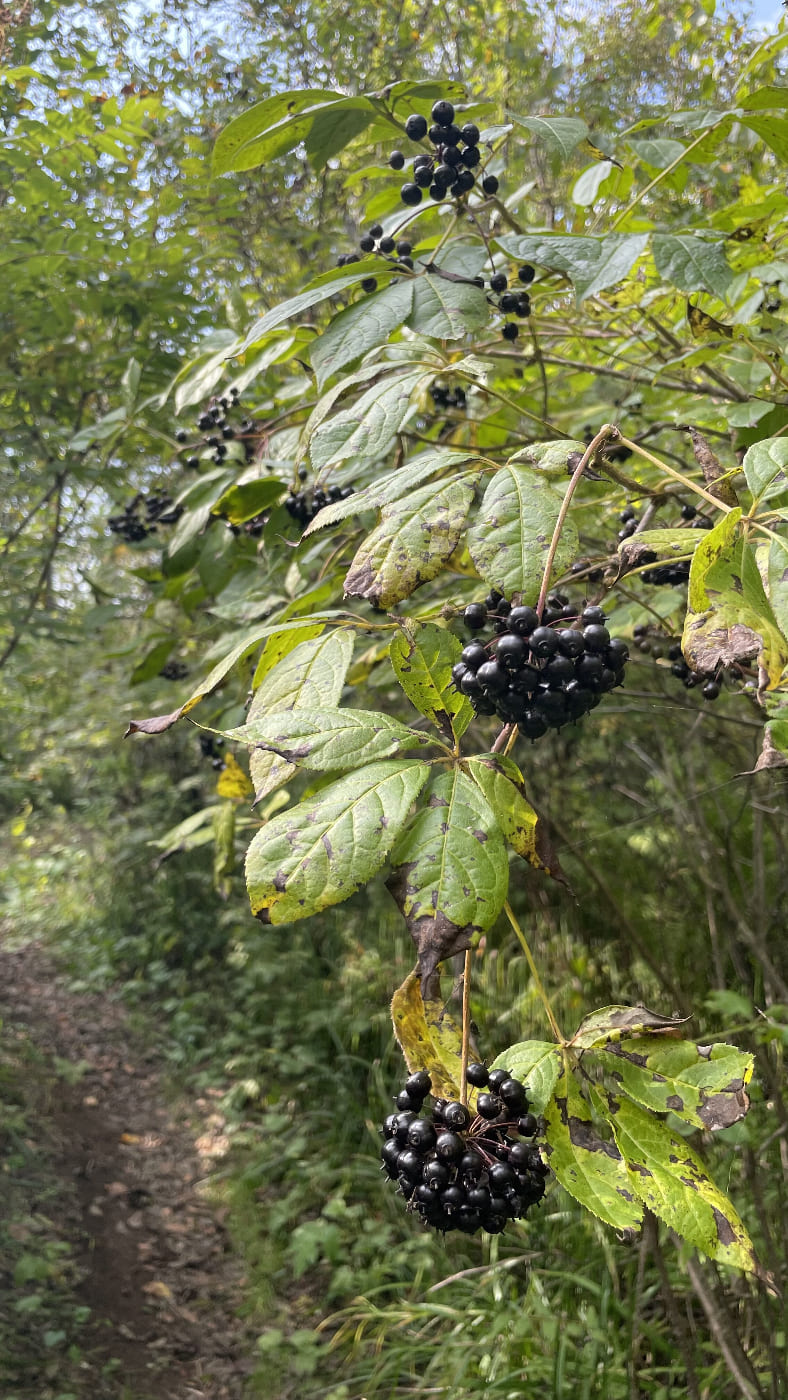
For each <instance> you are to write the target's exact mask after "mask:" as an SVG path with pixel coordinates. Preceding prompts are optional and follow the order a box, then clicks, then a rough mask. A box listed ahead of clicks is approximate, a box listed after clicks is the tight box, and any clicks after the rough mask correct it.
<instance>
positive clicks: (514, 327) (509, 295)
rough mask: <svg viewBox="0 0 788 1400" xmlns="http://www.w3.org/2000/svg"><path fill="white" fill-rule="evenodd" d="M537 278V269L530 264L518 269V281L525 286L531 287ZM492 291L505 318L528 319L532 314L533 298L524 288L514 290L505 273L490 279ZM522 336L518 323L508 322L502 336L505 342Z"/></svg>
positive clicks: (498, 273) (496, 274)
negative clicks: (517, 317)
mask: <svg viewBox="0 0 788 1400" xmlns="http://www.w3.org/2000/svg"><path fill="white" fill-rule="evenodd" d="M535 276H536V272H535V269H534V268H533V267H531V264H530V263H523V265H522V267H519V268H518V269H517V280H518V282H522V283H523V284H524V285H525V286H529V285H530V283H531V282H533V280H534V277H535ZM490 291H491V292H494V293H495V294H496V296H497V298H498V301H497V306H498V310H499V311H501V312H502V313H503V314H504V316H519V317H520V318H521V319H526V318H527V317H528V316H530V314H531V298H530V296H529V295H528V293H527V292H524V291H523V289H522V287H519V288H513V287H510V286H509V279H508V277H507V276H506V273H504V272H495V273H493V275H492V277H491V278H490ZM519 334H520V327H519V326H518V324H517V322H516V321H506V322H505V324H504V327H503V331H502V335H503V338H504V340H516V339H517V337H518V335H519Z"/></svg>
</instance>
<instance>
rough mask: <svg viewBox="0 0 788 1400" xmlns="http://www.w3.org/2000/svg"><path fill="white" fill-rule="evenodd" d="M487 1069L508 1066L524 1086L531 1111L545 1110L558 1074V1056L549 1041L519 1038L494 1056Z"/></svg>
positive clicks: (557, 1052)
mask: <svg viewBox="0 0 788 1400" xmlns="http://www.w3.org/2000/svg"><path fill="white" fill-rule="evenodd" d="M490 1069H507V1070H508V1071H509V1073H510V1074H511V1075H513V1076H514V1078H515V1079H519V1081H520V1083H521V1084H524V1085H525V1087H526V1089H527V1090H528V1098H529V1100H530V1103H531V1108H532V1109H533V1111H534V1113H544V1111H545V1109H546V1108H547V1105H548V1104H549V1102H550V1100H551V1098H552V1097H553V1091H554V1089H555V1086H556V1084H557V1083H558V1076H559V1075H560V1073H561V1055H560V1052H559V1049H558V1046H557V1045H553V1044H552V1043H551V1042H550V1041H549V1040H521V1041H520V1042H519V1043H518V1044H517V1045H510V1046H509V1048H508V1050H503V1051H502V1052H501V1054H500V1055H498V1056H496V1058H495V1059H494V1060H493V1062H492V1064H491V1065H490Z"/></svg>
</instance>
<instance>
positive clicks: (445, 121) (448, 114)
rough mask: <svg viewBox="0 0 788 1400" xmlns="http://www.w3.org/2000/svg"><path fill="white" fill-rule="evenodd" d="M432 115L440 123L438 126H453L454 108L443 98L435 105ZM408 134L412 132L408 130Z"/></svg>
mask: <svg viewBox="0 0 788 1400" xmlns="http://www.w3.org/2000/svg"><path fill="white" fill-rule="evenodd" d="M431 116H432V120H433V121H434V122H437V123H438V126H451V124H452V122H453V121H454V108H453V107H452V105H451V103H450V102H446V101H444V100H441V101H440V102H436V103H435V104H434V105H433V108H432V113H431ZM422 120H423V118H422ZM425 130H426V122H425ZM408 135H410V132H408Z"/></svg>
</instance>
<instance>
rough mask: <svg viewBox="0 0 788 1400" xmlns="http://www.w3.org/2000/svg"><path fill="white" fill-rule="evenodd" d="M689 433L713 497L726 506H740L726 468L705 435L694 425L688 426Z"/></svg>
mask: <svg viewBox="0 0 788 1400" xmlns="http://www.w3.org/2000/svg"><path fill="white" fill-rule="evenodd" d="M687 432H688V433H689V435H690V442H691V443H692V450H693V452H694V453H695V461H696V462H697V464H698V466H699V467H700V468H701V470H702V472H703V480H704V481H705V483H706V485H707V487H708V489H709V491H710V492H711V495H712V496H716V497H717V499H718V500H720V501H722V502H723V504H724V505H726V506H736V505H738V504H739V502H738V498H737V496H736V492H735V491H734V489H733V487H732V486H731V483H730V482H729V481H725V480H724V479H721V478H724V477H725V476H726V471H725V468H724V467H723V465H722V463H721V462H720V460H719V458H718V457H717V456H716V455H715V454H714V453H713V452H712V450H711V448H710V447H709V444H708V443H707V441H706V439H705V437H704V436H703V433H701V432H699V431H698V429H697V428H693V427H692V425H691V424H690V426H688V428H687Z"/></svg>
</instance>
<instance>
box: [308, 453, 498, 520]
mask: <svg viewBox="0 0 788 1400" xmlns="http://www.w3.org/2000/svg"><path fill="white" fill-rule="evenodd" d="M475 460H476V454H475V453H473V452H463V451H461V450H459V449H457V448H454V447H438V448H435V449H432V448H430V449H429V450H428V451H426V452H420V453H418V455H417V456H416V457H411V459H410V461H409V462H407V463H406V464H405V465H404V466H402V467H397V468H396V469H395V470H394V471H390V472H386V474H385V475H384V476H381V478H380V480H379V481H375V482H373V483H372V485H371V486H367V487H366V489H365V490H364V491H355V492H354V493H353V495H352V496H348V497H346V499H345V500H344V501H334V502H332V504H331V505H328V506H324V507H323V509H322V510H321V511H320V512H319V513H318V515H317V516H316V517H315V519H314V520H313V521H312V523H311V525H309V526H308V527H307V529H306V530H305V531H304V538H305V539H306V538H307V536H309V535H312V534H314V533H315V532H316V531H317V530H322V529H323V527H324V526H326V525H336V524H337V523H338V521H340V520H344V519H346V517H347V516H349V515H363V513H364V511H367V510H376V509H379V508H380V507H381V506H386V505H391V504H393V503H394V502H395V501H401V500H402V497H403V496H406V495H407V494H408V492H409V491H412V490H413V488H414V486H420V485H421V483H422V482H423V481H427V480H429V478H430V477H433V476H436V475H437V474H438V472H440V471H445V469H446V468H447V467H458V466H463V465H464V464H465V463H466V462H469V461H475Z"/></svg>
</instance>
